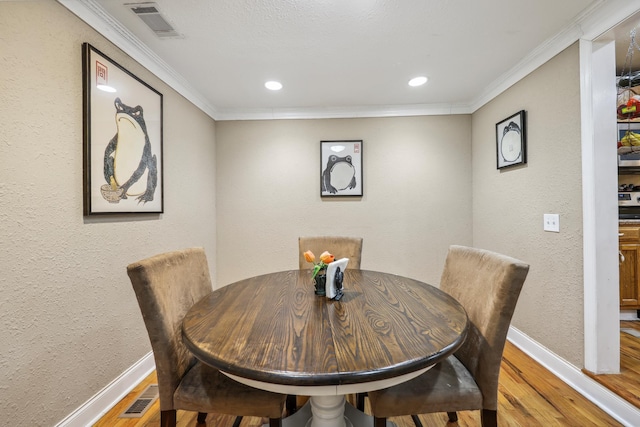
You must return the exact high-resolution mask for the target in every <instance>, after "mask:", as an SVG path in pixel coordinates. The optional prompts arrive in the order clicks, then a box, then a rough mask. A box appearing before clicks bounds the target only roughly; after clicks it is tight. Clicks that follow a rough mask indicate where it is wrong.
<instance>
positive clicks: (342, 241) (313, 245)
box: [298, 236, 362, 270]
mask: <svg viewBox="0 0 640 427" xmlns="http://www.w3.org/2000/svg"><path fill="white" fill-rule="evenodd" d="M308 250H309V251H311V252H313V253H314V255H315V256H316V259H317V260H318V261H319V259H318V258H319V257H320V254H321V253H322V252H324V251H329V252H330V253H332V254H333V255H335V257H336V259H340V258H349V264H348V265H347V268H348V269H349V268H351V269H355V270H359V269H360V258H361V257H362V237H332V236H318V237H299V238H298V261H299V263H298V264H299V268H300V270H303V269H305V268H310V267H311V264H309V263H308V262H307V261H306V260H305V259H304V255H303V253H304V252H305V251H308Z"/></svg>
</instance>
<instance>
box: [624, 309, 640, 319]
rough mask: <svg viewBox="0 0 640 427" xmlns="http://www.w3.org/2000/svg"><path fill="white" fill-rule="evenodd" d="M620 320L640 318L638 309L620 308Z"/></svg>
mask: <svg viewBox="0 0 640 427" xmlns="http://www.w3.org/2000/svg"><path fill="white" fill-rule="evenodd" d="M620 320H638V310H620Z"/></svg>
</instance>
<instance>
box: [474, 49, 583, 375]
mask: <svg viewBox="0 0 640 427" xmlns="http://www.w3.org/2000/svg"><path fill="white" fill-rule="evenodd" d="M579 91H580V70H579V52H578V46H577V45H573V46H571V47H569V48H568V49H566V50H565V51H564V52H562V53H560V54H559V55H557V56H556V57H555V58H553V59H552V60H550V61H549V62H548V63H546V64H544V65H543V66H542V67H540V68H539V69H537V70H536V71H534V72H533V73H531V74H530V75H529V76H527V77H526V78H524V79H523V80H521V81H520V82H518V83H517V84H516V85H514V86H513V87H512V88H510V89H509V90H507V91H506V92H504V93H503V94H502V95H500V96H498V97H497V98H496V99H494V100H493V101H491V102H490V103H489V104H487V105H486V106H484V107H483V108H481V109H480V110H478V111H477V112H475V113H474V114H473V121H472V123H473V243H474V245H475V246H478V247H484V248H487V249H493V250H497V251H499V252H503V253H506V254H509V255H512V256H515V257H518V258H520V259H522V260H523V261H526V262H528V263H530V265H531V269H530V271H529V276H528V278H527V281H526V282H525V285H524V288H523V291H522V296H521V298H520V300H519V302H518V306H517V309H516V312H515V316H514V319H513V325H514V326H515V327H517V328H518V329H520V330H521V331H523V332H524V333H525V334H527V335H528V336H530V337H531V338H533V339H534V340H536V341H538V342H539V343H540V344H542V345H544V346H545V347H547V348H549V349H550V350H551V351H553V352H554V353H556V354H558V355H560V356H561V357H563V358H565V359H566V360H568V361H569V362H571V363H573V364H575V365H576V366H578V367H582V366H583V353H584V344H583V340H584V337H583V335H584V334H583V323H584V322H583V312H584V311H583V295H584V292H583V279H582V276H583V271H582V262H583V261H582V180H581V173H582V172H581V154H580V153H581V148H580V92H579ZM522 109H524V110H527V114H528V118H527V125H528V128H527V133H528V138H527V146H528V147H527V149H528V158H529V159H528V164H527V165H526V166H524V167H517V168H516V169H511V170H504V171H502V172H500V171H498V170H496V137H495V132H496V131H495V124H496V123H497V122H499V121H501V120H502V119H504V118H506V117H508V116H510V115H511V114H513V113H516V112H517V111H519V110H522ZM544 213H557V214H560V233H550V232H545V231H543V229H542V215H543V214H544Z"/></svg>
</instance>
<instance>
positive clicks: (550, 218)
mask: <svg viewBox="0 0 640 427" xmlns="http://www.w3.org/2000/svg"><path fill="white" fill-rule="evenodd" d="M543 228H544V231H553V232H554V233H559V232H560V215H559V214H544V225H543Z"/></svg>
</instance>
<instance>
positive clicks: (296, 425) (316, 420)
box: [265, 396, 397, 427]
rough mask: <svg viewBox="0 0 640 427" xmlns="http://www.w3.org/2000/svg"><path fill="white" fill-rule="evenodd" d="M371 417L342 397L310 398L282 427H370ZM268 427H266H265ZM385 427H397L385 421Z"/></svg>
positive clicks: (283, 422) (371, 424)
mask: <svg viewBox="0 0 640 427" xmlns="http://www.w3.org/2000/svg"><path fill="white" fill-rule="evenodd" d="M372 426H373V417H372V416H370V415H367V414H365V413H364V412H361V411H359V410H358V409H357V408H354V407H353V406H352V405H351V404H349V403H347V402H346V401H345V397H344V396H311V398H310V399H309V402H307V403H306V404H305V405H304V406H303V407H302V408H300V409H298V411H297V412H296V413H295V414H293V415H291V416H289V417H286V418H284V419H283V420H282V427H372ZM265 427H268V426H265ZM387 427H397V426H396V424H395V423H392V422H391V421H389V420H387Z"/></svg>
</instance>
